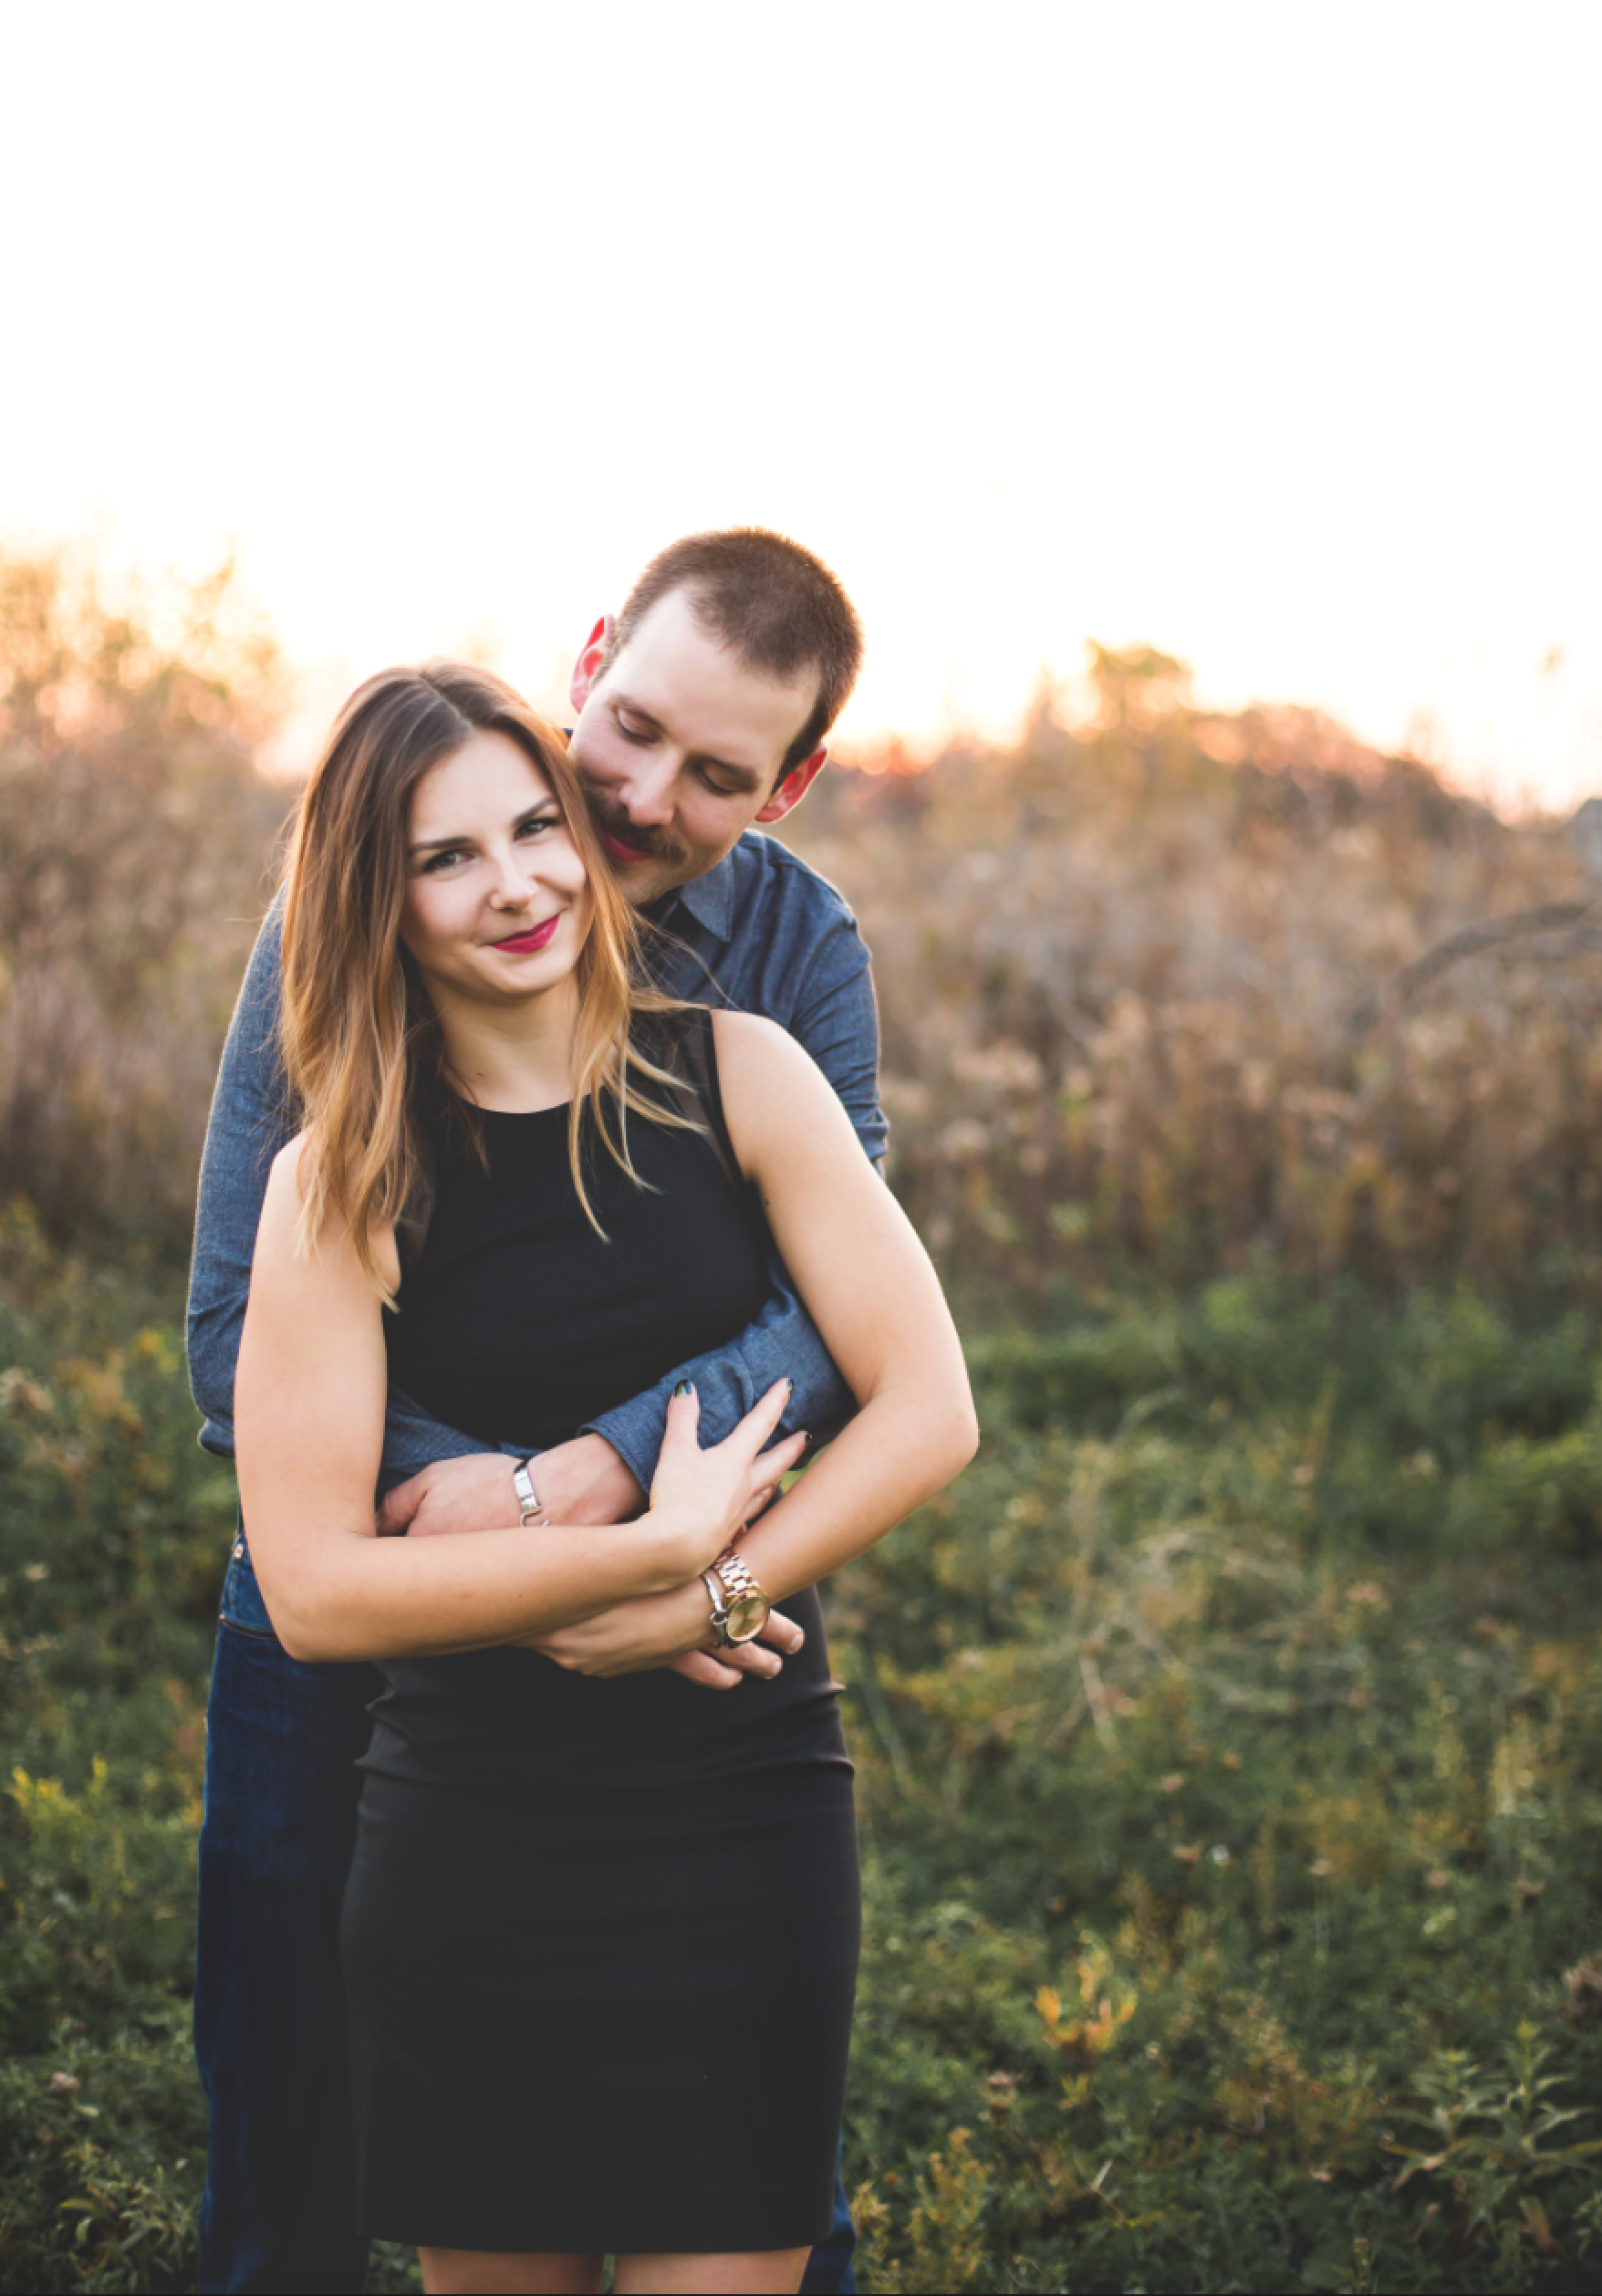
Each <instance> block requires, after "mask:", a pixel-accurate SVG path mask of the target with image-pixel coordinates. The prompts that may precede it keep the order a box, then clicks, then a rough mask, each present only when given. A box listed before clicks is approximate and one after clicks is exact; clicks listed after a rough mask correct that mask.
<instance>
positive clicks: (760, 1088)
mask: <svg viewBox="0 0 1602 2296" xmlns="http://www.w3.org/2000/svg"><path fill="white" fill-rule="evenodd" d="M712 1033H713V1042H714V1043H715V1045H716V1047H717V1062H718V1080H719V1083H720V1086H721V1088H722V1091H723V1111H724V1115H725V1117H726V1119H727V1122H728V1126H729V1131H730V1132H731V1134H732V1136H733V1143H734V1148H735V1152H736V1153H737V1154H738V1156H739V1159H740V1163H741V1165H742V1166H743V1168H744V1170H745V1171H746V1172H747V1173H751V1172H754V1171H755V1170H757V1169H759V1168H760V1166H761V1164H762V1163H763V1161H764V1159H765V1156H768V1155H771V1154H775V1153H783V1149H784V1145H785V1142H786V1141H789V1140H793V1139H794V1138H795V1136H796V1133H797V1132H802V1131H803V1130H805V1131H806V1132H815V1131H816V1130H817V1127H818V1126H819V1125H820V1124H821V1125H822V1126H823V1127H824V1130H825V1132H826V1133H828V1132H833V1131H834V1130H835V1129H836V1120H837V1119H838V1122H840V1123H843V1124H844V1125H845V1126H846V1130H847V1132H850V1124H849V1122H848V1119H847V1117H846V1113H845V1111H844V1110H843V1109H842V1108H841V1106H840V1104H839V1101H837V1099H836V1098H835V1095H834V1091H833V1089H832V1087H831V1086H830V1084H829V1082H828V1080H827V1077H826V1076H825V1075H824V1073H823V1070H821V1069H820V1068H819V1067H818V1065H817V1062H816V1061H815V1060H814V1059H813V1058H812V1055H811V1054H810V1053H809V1052H808V1051H806V1049H805V1047H804V1046H802V1045H798V1044H797V1043H796V1039H795V1038H794V1037H793V1036H791V1034H790V1033H789V1030H788V1029H787V1028H781V1027H780V1026H779V1024H778V1022H777V1021H776V1020H766V1019H764V1018H762V1016H761V1015H760V1014H757V1013H746V1012H714V1013H713V1015H712ZM853 1137H854V1135H853Z"/></svg>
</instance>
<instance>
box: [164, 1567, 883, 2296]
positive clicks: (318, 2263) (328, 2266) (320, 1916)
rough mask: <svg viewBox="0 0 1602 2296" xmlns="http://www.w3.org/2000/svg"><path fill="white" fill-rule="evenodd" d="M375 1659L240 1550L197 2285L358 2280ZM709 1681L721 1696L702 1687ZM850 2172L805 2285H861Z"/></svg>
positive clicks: (232, 1595)
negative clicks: (293, 1607) (362, 1943)
mask: <svg viewBox="0 0 1602 2296" xmlns="http://www.w3.org/2000/svg"><path fill="white" fill-rule="evenodd" d="M380 1686H381V1685H380V1676H379V1674H378V1670H377V1668H376V1667H373V1666H367V1665H357V1666H346V1665H324V1666H303V1665H300V1664H299V1663H298V1661H296V1659H293V1658H291V1657H290V1656H289V1655H288V1654H287V1653H286V1651H285V1649H284V1647H283V1645H282V1644H281V1643H279V1641H278V1640H277V1637H276V1635H275V1634H274V1633H273V1629H272V1625H271V1623H270V1621H269V1620H268V1617H267V1613H266V1610H265V1606H264V1604H263V1602H262V1599H261V1595H260V1593H259V1592H258V1591H257V1589H256V1583H255V1572H254V1571H252V1570H251V1567H250V1561H249V1558H248V1556H242V1557H239V1556H236V1558H235V1560H234V1564H233V1566H232V1568H231V1569H230V1571H229V1573H228V1581H227V1585H226V1587H225V1588H224V1596H223V1613H222V1624H221V1626H220V1627H219V1629H218V1633H217V1650H216V1657H215V1661H214V1663H213V1669H212V1696H211V1705H210V1708H209V1712H208V1737H207V1741H206V1800H205V1821H204V1823H203V1826H202V1829H201V1842H200V1937H199V1945H198V1949H197V1954H196V1969H195V1992H194V2040H195V2060H196V2062H197V2064H198V2065H199V2068H200V2077H201V2085H202V2087H203V2089H204V2091H205V2093H206V2100H207V2103H209V2105H210V2107H211V2136H210V2143H209V2149H208V2153H207V2160H206V2189H205V2197H204V2198H203V2201H202V2203H201V2225H200V2249H201V2257H200V2262H201V2270H200V2284H201V2287H202V2289H203V2291H224V2290H227V2291H271V2296H301V2291H307V2296H342V2291H353V2296H354V2291H359V2290H360V2288H361V2285H362V2281H363V2279H364V2277H365V2274H366V2270H367V2255H368V2246H367V2242H366V2240H365V2239H360V2238H359V2236H358V2234H357V2232H356V2230H355V2198H354V2176H353V2172H352V2166H351V2145H350V2092H349V2078H348V2065H347V2051H346V2040H345V2002H344V1992H343V1988H342V1984H341V1980H340V1974H339V1908H340V1904H341V1901H342V1899H343V1897H344V1894H345V1877H346V1874H347V1873H348V1869H349V1864H350V1851H351V1844H352V1842H353V1840H354V1838H355V1832H356V1804H357V1799H358V1795H359V1791H360V1778H359V1773H358V1771H357V1769H356V1762H357V1759H358V1757H359V1755H360V1754H361V1753H362V1752H363V1751H364V1750H365V1748H366V1746H367V1741H368V1735H369V1727H370V1725H369V1721H368V1714H367V1709H368V1706H369V1704H370V1703H371V1701H372V1700H373V1699H374V1698H375V1697H376V1696H378V1693H379V1690H380ZM709 1695H710V1694H709ZM855 2244H856V2235H855V2233H854V2231H853V2229H852V2225H851V2218H850V2213H849V2211H848V2208H847V2206H846V2196H845V2193H844V2191H843V2189H841V2188H839V2187H838V2186H837V2188H836V2194H835V2224H834V2229H833V2231H832V2232H831V2233H830V2235H829V2238H828V2239H827V2240H826V2241H824V2242H823V2243H822V2244H821V2245H820V2246H819V2247H818V2248H817V2249H814V2250H813V2252H812V2256H811V2259H810V2260H809V2262H808V2264H807V2268H806V2278H805V2280H803V2281H802V2287H803V2289H804V2291H807V2296H835V2291H840V2296H856V2288H857V2282H856V2280H855V2278H854V2276H853V2274H852V2270H851V2251H852V2249H853V2247H854V2246H855Z"/></svg>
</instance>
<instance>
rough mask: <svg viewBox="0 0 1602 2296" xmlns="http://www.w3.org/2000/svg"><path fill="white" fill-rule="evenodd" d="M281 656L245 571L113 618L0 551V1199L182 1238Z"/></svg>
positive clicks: (99, 587)
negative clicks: (243, 578) (16, 1196)
mask: <svg viewBox="0 0 1602 2296" xmlns="http://www.w3.org/2000/svg"><path fill="white" fill-rule="evenodd" d="M283 691H284V682H283V677H282V673H281V666H280V661H279V656H278V652H277V649H276V645H275V642H274V641H273V639H272V637H271V635H270V633H269V632H268V631H267V629H266V627H265V622H264V621H263V620H262V617H261V616H260V614H259V613H258V612H257V611H255V609H254V608H253V606H252V605H251V603H250V601H249V600H248V599H247V598H246V597H245V595H244V591H243V589H242V586H241V584H240V581H239V579H238V576H237V572H236V569H235V568H234V565H233V563H232V562H231V561H230V562H225V563H224V565H222V566H221V567H219V568H218V569H217V570H216V571H215V572H214V573H213V574H212V575H210V576H208V577H207V578H205V579H203V580H201V581H198V582H193V583H183V582H179V581H177V580H175V579H167V580H164V581H161V582H158V583H153V584H152V583H136V584H130V585H129V586H128V587H127V589H126V590H124V592H123V594H122V596H121V597H120V599H119V600H117V601H116V602H112V601H111V600H109V598H108V596H107V594H106V591H105V589H104V586H103V584H102V582H101V580H100V579H99V576H98V574H97V572H96V570H95V569H94V567H93V565H92V564H91V563H90V562H89V561H88V558H85V557H83V556H81V555H78V554H74V553H72V552H69V551H67V550H62V549H55V550H49V551H40V552H34V553H13V554H0V1193H7V1194H8V1193H12V1192H20V1193H22V1194H24V1195H27V1196H29V1197H30V1198H31V1199H32V1200H33V1201H34V1202H35V1204H36V1205H37V1207H38V1209H39V1211H40V1213H41V1214H42V1215H43V1216H44V1217H45V1218H46V1220H47V1222H48V1224H49V1225H50V1226H52V1227H53V1228H55V1229H57V1231H62V1230H81V1229H83V1227H84V1226H86V1224H89V1225H92V1224H96V1223H98V1222H100V1221H103V1220H109V1221H112V1222H113V1223H115V1224H116V1225H118V1226H128V1227H134V1228H139V1229H142V1230H152V1229H153V1230H156V1231H160V1232H161V1233H162V1234H164V1236H165V1237H168V1238H170V1239H171V1240H172V1241H173V1242H177V1241H178V1239H179V1237H181V1235H182V1229H183V1227H184V1226H185V1224H186V1222H187V1217H188V1210H189V1205H190V1204H191V1202H192V1192H193V1177H194V1164H195V1161H196V1159H197V1158H198V1155H199V1149H200V1142H201V1137H202V1133H203V1127H204V1122H205V1112H206V1107H207V1103H208V1100H209V1095H210V1091H211V1082H212V1078H213V1073H214V1070H215V1066H216V1059H217V1053H218V1049H219V1045H220V1042H221V1037H222V1032H223V1029H224V1028H225V1026H226V1022H227V1016H228V1011H229V1008H230V1006H231V1003H232V999H233V996H234V990H235V988H236V986H237V984H238V979H239V973H240V968H241V964H242V961H243V956H244V951H245V950H246V949H247V948H248V946H249V942H250V938H251V935H252V933H253V931H254V927H255V922H256V921H257V919H258V918H259V914H260V893H261V877H262V869H263V863H264V860H265V855H266V853H267V851H268V848H269V846H270V843H271V840H272V835H273V831H274V828H275V825H276V821H277V819H278V817H279V815H280V814H281V812H282V810H283V798H282V797H281V795H278V794H276V793H275V792H274V791H273V790H271V789H270V788H268V787H267V785H266V784H265V782H264V781H263V780H262V779H261V778H260V777H259V776H258V775H257V773H256V772H255V768H254V766H253V763H252V759H253V757H254V755H255V752H256V750H257V748H258V747H259V746H260V744H261V743H262V741H263V740H264V738H265V736H266V735H267V734H268V733H269V732H270V731H271V729H272V727H273V725H274V724H275V723H276V718H277V715H278V713H279V709H280V706H281V702H282V696H283Z"/></svg>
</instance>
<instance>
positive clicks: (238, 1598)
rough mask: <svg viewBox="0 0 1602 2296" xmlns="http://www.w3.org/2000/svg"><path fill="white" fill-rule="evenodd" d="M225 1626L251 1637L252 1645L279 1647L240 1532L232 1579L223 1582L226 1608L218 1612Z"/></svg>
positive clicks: (230, 1569) (229, 1567) (231, 1573)
mask: <svg viewBox="0 0 1602 2296" xmlns="http://www.w3.org/2000/svg"><path fill="white" fill-rule="evenodd" d="M217 1616H218V1618H219V1619H220V1620H221V1621H222V1623H223V1624H224V1626H228V1627H232V1629H233V1631H234V1633H236V1634H245V1635H248V1636H249V1637H250V1639H251V1641H252V1642H257V1643H276V1641H277V1639H278V1637H277V1635H276V1633H275V1632H274V1630H273V1622H272V1620H271V1619H270V1618H269V1617H268V1616H267V1606H266V1604H265V1602H263V1601H262V1591H261V1589H260V1587H259V1586H257V1584H256V1580H255V1568H254V1566H253V1564H252V1562H251V1560H250V1549H249V1548H248V1547H247V1546H246V1545H245V1543H244V1531H243V1530H242V1531H240V1532H239V1534H238V1536H237V1537H236V1538H235V1539H234V1553H233V1556H232V1558H231V1560H230V1561H229V1564H228V1576H227V1577H226V1578H225V1579H224V1581H223V1602H222V1607H221V1608H220V1609H219V1611H218V1612H217Z"/></svg>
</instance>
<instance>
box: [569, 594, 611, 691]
mask: <svg viewBox="0 0 1602 2296" xmlns="http://www.w3.org/2000/svg"><path fill="white" fill-rule="evenodd" d="M611 636H612V616H611V615H610V614H603V615H602V616H601V618H600V620H599V621H598V622H597V623H596V626H595V628H594V629H593V630H592V631H590V633H589V635H588V638H587V639H586V640H585V642H584V650H583V652H581V653H580V654H579V657H578V659H577V662H576V663H574V664H573V675H572V677H571V679H570V680H569V681H568V685H567V699H568V700H569V701H570V702H571V703H572V704H573V707H574V708H575V710H580V711H581V710H582V709H583V707H584V704H586V702H588V699H589V696H590V693H591V691H592V689H593V687H594V685H595V682H596V680H597V678H598V677H599V675H600V673H601V663H603V662H604V661H605V660H606V653H607V648H608V646H609V644H610V642H611Z"/></svg>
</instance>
